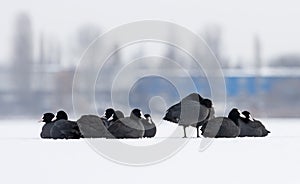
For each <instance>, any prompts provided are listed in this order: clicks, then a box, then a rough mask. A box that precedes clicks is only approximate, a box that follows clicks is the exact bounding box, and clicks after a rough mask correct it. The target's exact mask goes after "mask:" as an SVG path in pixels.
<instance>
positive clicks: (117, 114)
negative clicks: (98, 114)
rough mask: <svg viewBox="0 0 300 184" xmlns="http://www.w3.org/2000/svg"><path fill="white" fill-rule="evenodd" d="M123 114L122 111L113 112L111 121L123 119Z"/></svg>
mask: <svg viewBox="0 0 300 184" xmlns="http://www.w3.org/2000/svg"><path fill="white" fill-rule="evenodd" d="M124 117H125V116H124V114H123V112H122V111H115V113H114V115H113V119H112V120H113V121H117V120H118V119H121V118H124Z"/></svg>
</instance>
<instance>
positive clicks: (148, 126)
mask: <svg viewBox="0 0 300 184" xmlns="http://www.w3.org/2000/svg"><path fill="white" fill-rule="evenodd" d="M144 117H145V118H146V119H142V123H143V126H144V129H145V133H144V136H143V137H154V136H155V134H156V126H155V123H154V122H153V120H152V118H151V116H150V114H145V115H144Z"/></svg>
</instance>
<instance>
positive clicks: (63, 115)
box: [56, 110, 68, 120]
mask: <svg viewBox="0 0 300 184" xmlns="http://www.w3.org/2000/svg"><path fill="white" fill-rule="evenodd" d="M60 119H65V120H68V115H67V113H66V112H65V111H62V110H61V111H58V112H57V113H56V120H60Z"/></svg>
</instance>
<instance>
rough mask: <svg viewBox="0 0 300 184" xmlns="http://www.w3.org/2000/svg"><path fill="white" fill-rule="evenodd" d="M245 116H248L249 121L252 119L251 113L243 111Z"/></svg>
mask: <svg viewBox="0 0 300 184" xmlns="http://www.w3.org/2000/svg"><path fill="white" fill-rule="evenodd" d="M243 114H244V115H245V116H246V118H247V119H249V118H250V112H249V111H243Z"/></svg>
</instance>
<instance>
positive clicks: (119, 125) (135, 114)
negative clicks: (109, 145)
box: [108, 109, 145, 138]
mask: <svg viewBox="0 0 300 184" xmlns="http://www.w3.org/2000/svg"><path fill="white" fill-rule="evenodd" d="M141 116H142V115H141V111H140V110H139V109H133V110H132V112H131V114H130V117H125V118H120V119H118V120H117V121H115V122H113V123H112V124H111V125H110V126H109V128H108V131H109V132H110V133H111V134H112V136H113V138H142V137H143V136H144V132H145V131H144V127H143V124H142V122H141Z"/></svg>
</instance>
